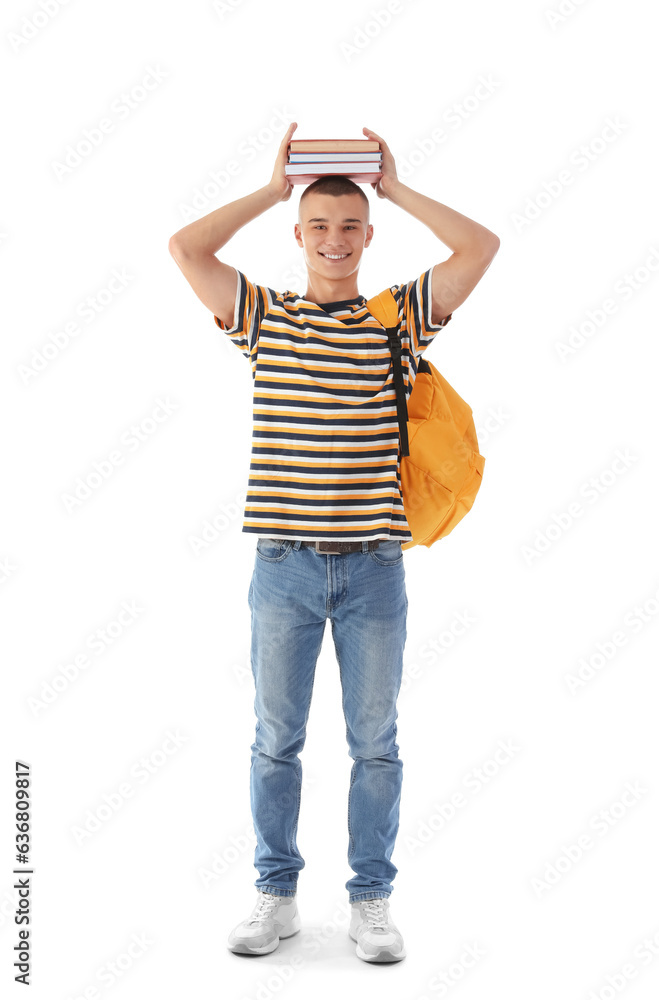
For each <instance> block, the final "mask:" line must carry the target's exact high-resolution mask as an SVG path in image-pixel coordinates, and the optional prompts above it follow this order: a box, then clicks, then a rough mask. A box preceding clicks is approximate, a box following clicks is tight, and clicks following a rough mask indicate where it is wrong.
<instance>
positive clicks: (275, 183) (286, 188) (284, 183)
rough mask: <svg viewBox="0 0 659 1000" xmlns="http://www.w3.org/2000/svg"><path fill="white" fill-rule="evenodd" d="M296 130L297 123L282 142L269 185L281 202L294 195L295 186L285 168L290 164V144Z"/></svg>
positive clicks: (292, 125) (287, 132)
mask: <svg viewBox="0 0 659 1000" xmlns="http://www.w3.org/2000/svg"><path fill="white" fill-rule="evenodd" d="M296 128H297V122H291V124H290V125H289V126H288V129H287V130H286V135H285V136H284V138H283V139H282V140H281V145H280V147H279V152H278V153H277V159H276V160H275V169H274V170H273V171H272V179H271V180H270V183H269V185H268V187H269V188H270V189H271V190H272V191H274V192H275V193H276V194H278V195H279V199H278V200H279V201H288V199H289V198H290V196H291V195H292V194H293V185H292V184H291V182H290V180H289V179H288V177H287V176H286V174H285V173H284V167H285V166H286V163H287V162H288V144H289V142H290V141H291V136H292V135H293V132H294V131H295V129H296Z"/></svg>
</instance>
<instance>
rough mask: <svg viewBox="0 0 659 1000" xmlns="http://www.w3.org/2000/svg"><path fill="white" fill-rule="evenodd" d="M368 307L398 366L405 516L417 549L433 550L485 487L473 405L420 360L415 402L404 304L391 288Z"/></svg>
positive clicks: (408, 544)
mask: <svg viewBox="0 0 659 1000" xmlns="http://www.w3.org/2000/svg"><path fill="white" fill-rule="evenodd" d="M366 307H367V309H368V310H369V312H370V313H371V315H373V316H375V318H376V319H377V320H378V322H379V323H381V324H382V326H383V327H384V328H385V330H386V332H387V335H388V338H389V348H390V350H391V355H392V359H393V366H394V386H395V388H396V407H397V410H398V423H399V427H400V456H401V458H400V475H401V488H402V493H403V506H404V508H405V517H406V518H407V523H408V524H409V527H410V531H411V532H412V541H411V542H404V543H403V545H402V548H403V549H410V548H412V546H413V545H426V546H428V547H430V546H431V545H432V544H433V542H436V541H438V540H439V539H440V538H444V537H445V536H446V535H448V534H449V532H450V531H452V530H453V528H454V527H455V526H456V524H457V523H458V521H461V520H462V518H463V517H464V516H465V514H466V513H467V512H468V511H470V510H471V507H472V505H473V502H474V500H475V498H476V494H477V493H478V490H479V488H480V485H481V482H482V478H483V469H484V467H485V458H484V457H483V455H481V454H480V453H479V451H478V439H477V436H476V428H475V426H474V418H473V414H472V410H471V407H470V406H469V404H468V403H466V402H465V401H464V399H462V397H461V396H459V395H458V393H457V392H456V391H455V389H454V388H453V387H452V386H451V385H449V383H448V382H447V381H446V379H445V378H444V376H443V375H440V373H439V372H438V371H437V369H436V368H435V367H434V366H433V365H431V364H430V362H429V361H426V360H425V358H420V359H419V361H418V370H417V376H416V379H415V380H414V385H413V386H412V392H411V394H410V398H409V401H408V400H406V398H405V383H404V381H403V369H402V365H401V361H400V355H401V344H400V337H399V334H398V306H397V304H396V299H395V298H394V296H393V294H392V292H391V290H390V289H387V290H386V291H385V292H381V293H380V294H379V295H375V296H373V298H371V299H369V300H368V302H367V303H366Z"/></svg>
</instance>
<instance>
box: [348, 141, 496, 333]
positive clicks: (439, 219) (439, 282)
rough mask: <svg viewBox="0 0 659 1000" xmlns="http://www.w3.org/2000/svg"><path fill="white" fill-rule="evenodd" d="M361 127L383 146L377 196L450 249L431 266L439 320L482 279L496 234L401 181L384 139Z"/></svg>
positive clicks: (434, 319) (434, 308) (492, 254)
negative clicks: (410, 217) (403, 210)
mask: <svg viewBox="0 0 659 1000" xmlns="http://www.w3.org/2000/svg"><path fill="white" fill-rule="evenodd" d="M363 131H364V132H365V134H366V135H367V136H369V138H370V137H372V138H373V139H378V140H379V142H380V146H381V148H382V177H381V178H380V180H379V181H378V182H377V185H376V184H373V187H374V188H375V190H376V193H377V195H378V197H380V198H388V199H389V201H391V202H393V204H394V205H398V206H399V208H403V209H405V211H406V212H409V213H410V215H413V216H414V218H415V219H418V220H419V222H423V223H425V225H426V226H428V228H429V229H431V230H432V232H433V233H434V234H435V236H436V237H437V238H438V239H439V240H441V241H442V243H444V244H445V245H446V246H447V247H449V248H450V249H451V250H452V251H453V253H452V255H451V256H450V257H449V258H448V260H445V261H442V262H441V263H440V264H435V266H434V267H433V269H432V316H431V320H432V322H433V323H435V324H436V323H439V322H440V321H441V320H442V319H444V317H445V316H448V315H450V314H451V313H452V312H453V310H454V309H457V308H458V306H460V305H462V303H463V302H464V301H465V299H466V298H467V296H468V295H469V294H470V293H471V292H472V291H473V290H474V288H475V287H476V285H477V284H478V282H479V281H480V280H481V278H482V277H483V275H484V274H485V272H486V271H487V269H488V267H489V266H490V264H491V263H492V261H493V259H494V257H495V256H496V254H497V251H498V249H499V243H500V240H499V237H498V236H497V235H496V234H495V233H493V232H491V230H489V229H486V228H485V226H482V225H481V224H480V223H479V222H474V220H473V219H469V218H467V216H466V215H461V213H460V212H456V211H455V210H454V209H452V208H449V207H448V206H447V205H442V204H441V203H440V202H438V201H435V200H434V199H433V198H428V197H427V196H426V195H424V194H420V193H419V192H418V191H413V190H412V188H410V187H408V186H407V185H406V184H403V183H402V181H400V180H399V179H398V175H397V173H396V166H395V163H394V158H393V155H392V154H391V151H390V149H389V147H388V146H387V144H386V142H385V141H384V139H382V138H381V137H380V136H379V135H377V134H376V133H375V132H372V131H371V130H370V129H367V128H365V129H364V130H363Z"/></svg>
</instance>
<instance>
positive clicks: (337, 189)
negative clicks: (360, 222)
mask: <svg viewBox="0 0 659 1000" xmlns="http://www.w3.org/2000/svg"><path fill="white" fill-rule="evenodd" d="M308 194H331V195H333V196H334V197H335V198H338V197H340V196H341V195H342V194H358V195H359V196H360V198H362V199H363V201H364V206H365V208H366V224H367V225H368V223H369V219H370V210H371V206H370V202H369V200H368V198H367V197H366V194H365V193H364V191H363V190H362V188H361V187H360V186H359V184H355V182H354V181H351V180H350V178H349V177H345V176H344V175H343V174H328V175H327V176H326V177H317V178H316V180H315V181H313V182H312V183H311V184H309V185H307V187H305V189H304V191H303V192H302V194H301V195H300V204H299V206H298V211H299V215H300V220H301V219H302V202H303V201H304V199H305V198H306V196H307V195H308Z"/></svg>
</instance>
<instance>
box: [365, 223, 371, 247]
mask: <svg viewBox="0 0 659 1000" xmlns="http://www.w3.org/2000/svg"><path fill="white" fill-rule="evenodd" d="M372 239H373V226H372V225H371V224H370V223H369V224H368V226H367V227H366V239H365V240H364V246H365V247H367V246H368V245H369V243H370V242H371V240H372Z"/></svg>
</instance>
